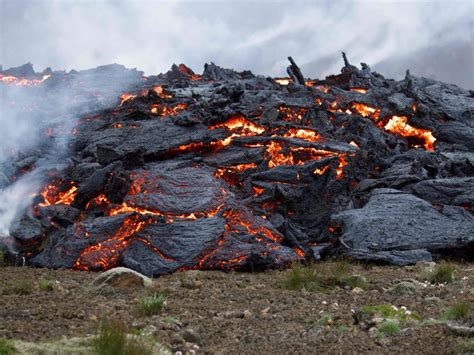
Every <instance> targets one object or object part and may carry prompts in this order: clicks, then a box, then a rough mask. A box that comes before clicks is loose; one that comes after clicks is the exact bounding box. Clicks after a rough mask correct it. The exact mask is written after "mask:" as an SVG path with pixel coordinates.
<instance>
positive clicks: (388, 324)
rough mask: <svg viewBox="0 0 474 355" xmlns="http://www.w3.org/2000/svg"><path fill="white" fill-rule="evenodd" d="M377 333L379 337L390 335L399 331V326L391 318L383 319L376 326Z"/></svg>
mask: <svg viewBox="0 0 474 355" xmlns="http://www.w3.org/2000/svg"><path fill="white" fill-rule="evenodd" d="M377 331H378V335H379V336H381V337H384V336H392V335H395V334H398V333H399V332H400V326H399V325H398V323H397V322H395V321H393V320H385V321H383V322H382V323H380V325H379V326H378V329H377Z"/></svg>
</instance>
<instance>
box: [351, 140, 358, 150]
mask: <svg viewBox="0 0 474 355" xmlns="http://www.w3.org/2000/svg"><path fill="white" fill-rule="evenodd" d="M349 144H350V145H352V146H353V147H356V148H359V145H358V144H357V143H356V142H354V141H351V142H350V143H349Z"/></svg>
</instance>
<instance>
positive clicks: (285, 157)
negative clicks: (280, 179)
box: [265, 141, 336, 168]
mask: <svg viewBox="0 0 474 355" xmlns="http://www.w3.org/2000/svg"><path fill="white" fill-rule="evenodd" d="M335 154H336V153H334V152H330V151H327V150H322V149H316V148H311V147H310V148H304V147H284V145H283V144H282V143H279V142H274V141H272V142H270V143H269V144H268V146H267V149H266V151H265V159H267V160H268V167H269V168H274V167H276V166H281V165H303V164H305V163H306V162H308V161H311V160H319V159H322V158H325V157H328V156H332V155H335Z"/></svg>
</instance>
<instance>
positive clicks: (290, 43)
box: [0, 0, 474, 86]
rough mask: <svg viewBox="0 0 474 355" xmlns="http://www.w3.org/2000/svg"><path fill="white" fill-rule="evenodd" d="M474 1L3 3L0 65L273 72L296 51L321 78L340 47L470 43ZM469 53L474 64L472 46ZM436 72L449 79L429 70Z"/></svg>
mask: <svg viewBox="0 0 474 355" xmlns="http://www.w3.org/2000/svg"><path fill="white" fill-rule="evenodd" d="M473 6H474V5H473V2H472V1H470V0H466V1H378V2H375V1H347V0H344V1H337V2H335V1H314V0H313V1H266V0H262V1H258V2H253V1H244V0H240V1H144V0H135V1H132V0H130V1H105V0H104V1H90V0H75V1H72V0H62V1H59V0H2V2H1V13H0V18H1V23H2V24H1V30H2V31H1V35H0V36H1V43H2V45H1V48H0V62H1V63H2V64H3V65H4V66H5V67H9V66H16V65H20V64H23V63H25V62H28V61H31V62H33V63H34V64H35V65H36V68H37V69H43V68H44V67H47V66H52V67H54V68H58V69H72V68H74V69H86V68H91V67H95V66H97V65H102V64H108V63H113V62H117V63H121V64H124V65H126V66H128V67H138V68H139V69H142V70H144V71H145V72H146V73H148V74H154V73H158V72H164V71H166V70H167V69H168V68H169V67H170V65H171V64H172V63H173V62H184V63H186V64H187V65H189V66H191V67H192V68H194V69H195V70H197V71H200V70H201V68H202V65H203V63H204V62H209V61H214V62H216V63H218V64H220V65H222V66H226V67H233V68H236V69H239V70H243V69H251V70H253V71H255V72H256V73H259V74H265V75H274V76H277V75H283V74H284V73H285V68H286V65H287V62H286V57H287V56H288V55H292V56H293V57H294V58H295V59H296V60H297V62H298V63H299V64H300V65H301V66H302V67H303V68H305V73H306V75H308V76H312V77H323V76H325V75H327V74H330V73H337V72H338V71H339V68H340V66H341V61H340V57H339V52H340V51H341V50H345V51H346V52H348V54H349V57H350V59H351V60H352V61H353V62H354V63H358V62H360V61H364V62H367V63H369V64H372V65H376V64H377V63H382V62H387V60H388V59H390V58H394V57H397V58H402V57H406V56H409V55H410V54H413V55H415V53H416V54H419V53H420V52H419V51H420V50H423V49H424V48H429V47H432V46H433V45H435V46H436V47H439V48H443V47H444V46H446V47H449V46H452V44H453V43H454V42H458V41H461V42H469V41H471V42H472V40H473V32H472V13H474V8H473ZM463 55H466V56H468V59H471V60H470V61H469V60H464V61H462V62H463V63H466V64H465V65H467V66H471V67H472V62H474V58H472V56H473V53H472V52H469V51H466V52H463ZM469 57H470V58H469ZM328 58H333V60H328ZM436 60H437V59H436V58H431V61H432V62H433V63H434V62H436ZM313 63H318V65H315V66H313V65H312V64H313ZM323 64H324V65H323ZM433 66H434V67H436V65H433ZM462 69H463V68H456V70H462ZM464 69H465V70H466V71H467V69H468V68H464ZM415 74H416V72H415ZM439 74H443V75H442V77H443V78H446V77H447V79H446V80H448V81H450V76H449V75H448V76H446V75H445V73H434V74H433V75H435V76H436V75H439ZM457 80H458V79H457V76H456V75H453V79H451V81H454V82H456V81H457ZM473 80H474V79H472V80H471V82H472V81H473ZM463 83H464V82H463ZM472 86H474V85H472Z"/></svg>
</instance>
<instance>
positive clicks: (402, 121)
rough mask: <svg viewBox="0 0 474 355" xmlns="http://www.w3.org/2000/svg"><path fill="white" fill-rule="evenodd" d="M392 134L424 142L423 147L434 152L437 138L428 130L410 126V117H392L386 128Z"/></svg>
mask: <svg viewBox="0 0 474 355" xmlns="http://www.w3.org/2000/svg"><path fill="white" fill-rule="evenodd" d="M384 129H386V130H387V131H388V132H390V133H396V134H399V135H401V136H403V137H414V138H417V139H420V140H422V141H423V142H424V143H423V146H424V147H425V149H426V150H431V151H434V142H435V141H436V138H435V137H433V134H432V133H431V131H429V130H426V129H420V128H415V127H413V126H410V125H409V124H408V117H406V116H392V118H391V119H390V120H389V121H388V123H387V124H386V125H385V126H384Z"/></svg>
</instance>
